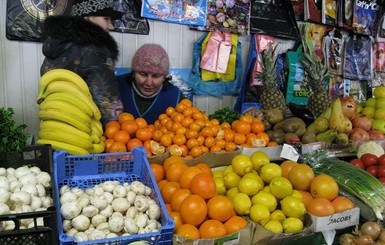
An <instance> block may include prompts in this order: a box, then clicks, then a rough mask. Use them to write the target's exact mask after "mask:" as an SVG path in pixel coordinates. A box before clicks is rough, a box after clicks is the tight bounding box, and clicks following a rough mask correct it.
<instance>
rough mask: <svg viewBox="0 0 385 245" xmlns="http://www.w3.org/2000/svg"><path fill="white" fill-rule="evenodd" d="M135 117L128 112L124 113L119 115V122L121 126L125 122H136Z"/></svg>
mask: <svg viewBox="0 0 385 245" xmlns="http://www.w3.org/2000/svg"><path fill="white" fill-rule="evenodd" d="M134 119H135V118H134V116H133V115H132V114H131V113H128V112H122V113H120V114H119V115H118V121H119V123H120V124H123V123H124V122H125V121H128V120H134Z"/></svg>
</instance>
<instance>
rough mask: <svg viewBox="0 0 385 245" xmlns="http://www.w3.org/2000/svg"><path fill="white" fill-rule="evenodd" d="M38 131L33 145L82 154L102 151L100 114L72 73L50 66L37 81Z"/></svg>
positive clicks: (86, 87) (85, 85)
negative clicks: (38, 88)
mask: <svg viewBox="0 0 385 245" xmlns="http://www.w3.org/2000/svg"><path fill="white" fill-rule="evenodd" d="M39 85H40V90H39V95H38V97H37V103H38V104H39V105H40V110H39V118H40V120H41V121H40V131H39V139H38V140H37V142H36V143H37V144H50V145H51V146H52V149H54V150H64V151H67V152H68V153H69V154H74V155H83V154H90V153H101V152H104V148H105V145H104V140H103V126H102V124H101V122H100V118H101V113H100V110H99V108H98V107H97V106H96V104H95V103H94V101H93V100H92V95H91V93H90V91H89V88H88V85H87V83H86V82H85V81H84V80H83V79H82V78H81V77H80V76H79V75H77V74H76V73H74V72H72V71H70V70H66V69H53V70H50V71H48V72H46V73H45V74H44V75H43V76H42V77H41V78H40V80H39Z"/></svg>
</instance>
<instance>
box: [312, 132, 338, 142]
mask: <svg viewBox="0 0 385 245" xmlns="http://www.w3.org/2000/svg"><path fill="white" fill-rule="evenodd" d="M337 134H338V133H337V132H336V131H335V130H334V129H329V130H327V131H326V132H323V133H320V134H317V140H318V141H322V142H325V143H326V144H332V143H333V142H334V140H335V139H336V138H337Z"/></svg>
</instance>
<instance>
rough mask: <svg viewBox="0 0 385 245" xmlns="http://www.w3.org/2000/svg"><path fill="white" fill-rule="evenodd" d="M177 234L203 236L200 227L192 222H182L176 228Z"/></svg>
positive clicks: (191, 237) (192, 236)
mask: <svg viewBox="0 0 385 245" xmlns="http://www.w3.org/2000/svg"><path fill="white" fill-rule="evenodd" d="M175 234H176V235H178V236H182V237H185V238H188V239H199V238H201V236H200V233H199V230H198V228H197V227H196V226H193V225H190V224H182V225H181V226H179V227H178V228H177V229H176V230H175Z"/></svg>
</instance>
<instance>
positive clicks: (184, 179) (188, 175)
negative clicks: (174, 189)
mask: <svg viewBox="0 0 385 245" xmlns="http://www.w3.org/2000/svg"><path fill="white" fill-rule="evenodd" d="M200 173H203V170H202V169H200V168H199V167H196V166H190V167H188V168H187V169H185V170H184V171H183V172H182V173H181V175H180V178H179V185H180V187H181V188H188V189H189V188H190V187H191V180H192V179H193V178H194V177H195V176H196V175H197V174H200Z"/></svg>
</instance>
